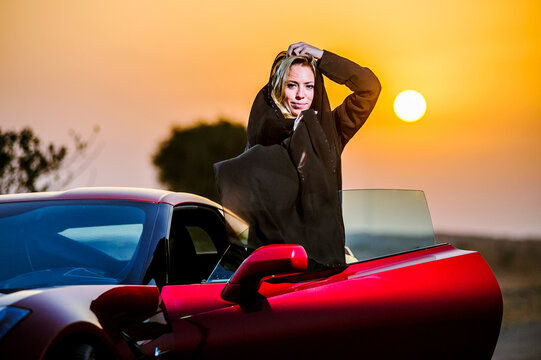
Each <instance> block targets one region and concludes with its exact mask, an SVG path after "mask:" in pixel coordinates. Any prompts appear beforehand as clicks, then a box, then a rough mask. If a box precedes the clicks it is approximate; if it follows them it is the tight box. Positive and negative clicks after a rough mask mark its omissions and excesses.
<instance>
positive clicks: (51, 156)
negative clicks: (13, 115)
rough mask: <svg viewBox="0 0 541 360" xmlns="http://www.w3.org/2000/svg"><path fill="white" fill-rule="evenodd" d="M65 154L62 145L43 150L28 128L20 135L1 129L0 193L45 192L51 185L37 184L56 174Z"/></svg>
mask: <svg viewBox="0 0 541 360" xmlns="http://www.w3.org/2000/svg"><path fill="white" fill-rule="evenodd" d="M66 154H67V149H66V147H64V146H60V147H57V146H55V145H54V144H49V145H48V146H47V147H46V148H42V146H41V142H40V139H39V138H38V137H37V136H36V135H34V133H33V131H32V130H31V129H29V128H25V129H22V130H21V131H20V132H17V131H10V130H8V131H2V130H1V129H0V174H1V175H0V192H1V193H2V194H5V193H13V192H28V191H45V190H47V188H48V187H49V186H50V185H51V184H50V182H45V183H42V184H40V185H38V179H40V177H42V176H44V175H47V174H51V173H54V172H55V171H57V170H58V169H59V168H60V165H61V164H62V161H63V160H64V158H65V157H66Z"/></svg>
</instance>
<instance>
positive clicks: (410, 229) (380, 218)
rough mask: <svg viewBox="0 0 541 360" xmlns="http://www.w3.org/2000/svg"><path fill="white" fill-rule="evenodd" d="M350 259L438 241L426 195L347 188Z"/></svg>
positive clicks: (345, 204) (345, 213)
mask: <svg viewBox="0 0 541 360" xmlns="http://www.w3.org/2000/svg"><path fill="white" fill-rule="evenodd" d="M342 212H343V216H344V226H345V230H346V262H348V263H352V262H357V261H363V260H368V259H373V258H377V257H381V256H387V255H391V254H396V253H400V252H404V251H410V250H415V249H420V248H425V247H429V246H433V245H435V243H436V238H435V236H434V229H433V227H432V220H431V219H430V213H429V211H428V205H427V203H426V199H425V195H424V193H423V192H422V191H416V190H344V191H342Z"/></svg>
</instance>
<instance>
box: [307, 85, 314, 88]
mask: <svg viewBox="0 0 541 360" xmlns="http://www.w3.org/2000/svg"><path fill="white" fill-rule="evenodd" d="M306 88H307V89H313V88H314V85H312V84H310V85H306Z"/></svg>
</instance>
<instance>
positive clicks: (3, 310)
mask: <svg viewBox="0 0 541 360" xmlns="http://www.w3.org/2000/svg"><path fill="white" fill-rule="evenodd" d="M28 314H30V310H27V309H21V308H17V307H13V306H0V340H1V339H2V338H3V337H4V336H5V335H6V334H7V333H8V332H9V330H11V329H12V328H13V327H14V326H15V325H17V323H18V322H19V321H21V320H22V319H24V318H25V316H27V315H28Z"/></svg>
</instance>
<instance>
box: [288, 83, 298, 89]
mask: <svg viewBox="0 0 541 360" xmlns="http://www.w3.org/2000/svg"><path fill="white" fill-rule="evenodd" d="M295 86H296V85H295V84H293V83H289V84H287V87H288V88H289V89H293V88H294V87H295Z"/></svg>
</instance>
